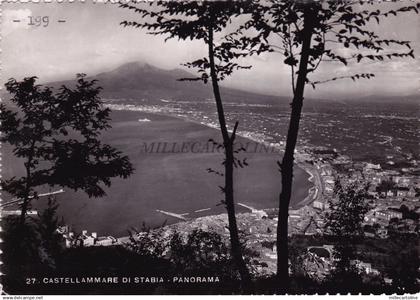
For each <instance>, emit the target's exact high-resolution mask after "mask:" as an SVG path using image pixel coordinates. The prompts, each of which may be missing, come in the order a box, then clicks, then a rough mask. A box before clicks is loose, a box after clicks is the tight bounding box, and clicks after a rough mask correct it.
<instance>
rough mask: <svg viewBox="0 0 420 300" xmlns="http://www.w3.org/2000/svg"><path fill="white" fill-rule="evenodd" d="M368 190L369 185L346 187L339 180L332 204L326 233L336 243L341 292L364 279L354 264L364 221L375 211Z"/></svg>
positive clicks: (336, 276)
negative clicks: (371, 205) (371, 209)
mask: <svg viewBox="0 0 420 300" xmlns="http://www.w3.org/2000/svg"><path fill="white" fill-rule="evenodd" d="M368 189H369V185H368V184H361V183H352V184H349V185H347V186H343V185H342V184H341V182H340V181H339V180H336V182H335V186H334V197H333V198H332V199H330V200H329V201H328V204H329V210H328V211H327V213H326V215H325V218H326V220H325V232H326V234H329V235H330V236H331V237H332V238H333V240H334V242H335V245H334V253H333V255H334V257H335V259H336V261H335V269H334V271H333V272H332V275H331V276H332V280H333V282H334V284H335V285H336V286H337V289H339V287H341V288H344V290H343V291H344V292H345V291H346V287H348V286H351V285H352V284H351V281H354V280H356V279H359V278H360V276H358V270H357V268H356V266H355V265H354V264H352V263H351V261H352V260H355V259H356V249H355V244H356V243H357V242H360V240H361V239H362V238H363V220H364V217H365V215H366V213H367V212H368V211H369V210H370V208H371V207H370V205H369V202H368V200H367V196H368ZM349 280H350V281H349ZM353 283H354V282H353Z"/></svg>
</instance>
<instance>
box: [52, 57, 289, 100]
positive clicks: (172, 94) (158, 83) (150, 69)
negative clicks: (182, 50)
mask: <svg viewBox="0 0 420 300" xmlns="http://www.w3.org/2000/svg"><path fill="white" fill-rule="evenodd" d="M194 77H196V76H195V75H193V74H191V73H189V72H187V71H184V70H181V69H172V70H164V69H160V68H157V67H155V66H152V65H149V64H147V63H146V64H145V63H140V62H130V63H126V64H124V65H122V66H120V67H118V68H116V69H114V70H112V71H109V72H103V73H99V74H97V75H95V76H90V77H88V79H96V80H98V85H99V86H101V87H102V88H103V90H102V92H101V96H102V97H103V98H105V99H106V98H108V99H114V101H118V102H121V103H130V104H135V103H136V102H138V101H141V100H142V99H146V100H148V101H150V102H154V101H157V100H160V99H172V100H182V101H200V100H203V101H204V100H206V99H213V91H212V88H211V84H210V83H209V84H204V83H203V82H202V81H179V79H181V78H194ZM63 84H65V85H67V86H72V85H74V80H68V81H60V82H53V83H48V84H46V85H48V86H51V87H53V88H58V87H59V86H61V85H63ZM221 94H222V97H223V100H224V102H237V103H261V104H268V103H278V102H279V100H280V98H281V97H275V96H266V95H260V94H255V93H250V92H246V91H241V90H237V89H231V88H226V87H221ZM284 99H286V98H284ZM287 101H290V99H287Z"/></svg>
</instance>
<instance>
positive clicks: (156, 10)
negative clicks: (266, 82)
mask: <svg viewBox="0 0 420 300" xmlns="http://www.w3.org/2000/svg"><path fill="white" fill-rule="evenodd" d="M250 3H251V1H247V0H246V1H154V2H151V3H149V6H150V7H149V8H145V4H143V5H135V4H131V3H123V4H120V7H122V8H126V9H129V10H132V11H134V12H135V13H137V14H139V15H140V16H141V17H142V18H143V19H142V20H141V21H140V22H137V21H123V22H121V24H122V25H124V26H129V27H134V28H142V29H146V30H147V31H148V32H149V34H153V35H165V36H166V39H165V41H166V40H168V39H173V38H178V39H180V40H188V39H190V40H192V41H193V40H194V41H201V42H204V46H205V47H206V48H207V49H206V50H207V55H206V56H205V57H203V58H200V59H196V60H194V61H191V62H187V63H185V64H184V66H186V67H188V68H195V69H197V70H198V74H199V76H198V77H195V78H181V79H180V80H190V81H197V80H200V81H202V82H204V83H208V82H211V85H212V88H213V94H214V99H215V102H216V108H217V115H218V120H219V125H220V132H221V135H222V138H223V145H221V146H222V147H223V148H224V154H225V159H224V161H223V165H224V172H223V173H222V172H219V171H215V170H212V169H208V172H209V173H215V174H218V175H222V176H224V179H225V185H224V186H221V187H219V188H220V189H221V191H222V193H223V194H224V195H225V199H224V200H222V203H223V204H224V205H225V206H226V209H227V212H228V219H229V232H230V239H231V251H232V255H233V258H234V260H235V262H236V265H237V269H238V271H239V273H240V275H241V279H242V287H243V290H244V291H247V292H250V291H251V290H252V288H251V277H250V273H249V270H248V268H247V265H246V263H245V262H244V258H243V253H242V251H241V250H242V249H241V244H240V241H239V233H238V226H237V223H236V215H235V204H234V191H233V186H234V185H233V182H234V179H233V172H234V167H237V166H238V165H239V166H241V165H242V166H243V165H245V163H246V162H244V161H242V160H238V159H235V152H234V151H235V149H234V141H235V138H236V131H237V128H238V122H235V125H234V126H233V130H232V133H230V132H229V130H228V125H227V122H226V116H225V112H224V107H223V101H222V96H221V93H220V88H219V82H220V81H222V80H224V79H225V78H226V77H227V76H230V75H231V74H232V73H233V72H234V71H235V70H240V69H249V68H250V66H243V65H241V64H239V63H238V60H239V59H240V58H244V57H246V56H248V55H251V54H253V53H260V52H261V51H262V50H263V49H251V48H253V47H251V48H249V44H248V43H247V41H248V40H247V39H245V38H241V37H239V36H240V31H238V30H239V28H238V29H237V30H236V31H235V30H233V31H231V32H230V33H227V34H226V33H225V31H226V30H228V29H227V28H228V25H230V24H231V23H232V21H233V20H234V19H235V18H236V17H238V16H240V15H241V16H242V15H244V14H247V13H248V14H249V12H250V11H249V10H248V9H249V7H250ZM149 20H150V21H149ZM244 42H245V43H244ZM262 47H263V48H264V46H262Z"/></svg>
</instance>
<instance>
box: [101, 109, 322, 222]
mask: <svg viewBox="0 0 420 300" xmlns="http://www.w3.org/2000/svg"><path fill="white" fill-rule="evenodd" d="M106 106H107V107H109V108H110V109H112V110H118V111H136V112H140V113H144V114H150V115H158V116H163V117H172V118H175V119H180V120H182V121H185V122H191V123H194V124H197V125H201V126H205V127H207V128H211V129H215V130H220V129H219V128H218V127H217V126H215V125H214V124H212V123H206V122H204V121H199V120H194V119H190V118H187V117H185V116H181V115H179V114H175V113H174V114H171V113H163V112H158V111H150V110H147V109H142V108H141V107H139V106H134V105H130V106H128V107H127V105H125V104H106ZM229 131H230V130H229ZM237 136H239V137H241V138H244V139H247V140H250V141H252V142H255V143H259V144H262V145H264V146H266V147H270V148H274V149H276V150H278V151H279V152H280V153H283V152H284V151H283V150H282V149H280V147H281V145H282V143H268V142H266V141H264V140H261V139H258V138H256V137H255V136H253V135H252V132H248V131H238V132H237ZM280 158H281V157H280V156H279V159H280ZM294 163H295V164H296V166H298V167H299V168H301V169H302V170H303V171H305V172H306V173H307V174H308V175H309V178H308V179H307V180H308V182H309V183H310V184H311V187H309V188H308V191H307V196H306V197H305V198H304V199H302V200H301V201H299V202H297V203H296V204H293V205H291V206H290V209H291V210H297V209H300V208H302V207H305V206H308V205H310V204H311V203H313V202H314V201H315V199H316V197H317V196H318V194H319V190H322V187H321V186H318V184H317V183H318V180H314V179H315V178H317V177H319V174H317V170H316V168H315V167H314V166H313V165H311V164H309V163H306V162H304V161H303V159H302V158H301V157H300V151H299V149H296V152H295V161H294ZM263 209H276V207H265V208H263ZM208 216H212V215H208ZM203 217H207V216H202V217H198V218H203ZM180 222H185V221H181V220H180ZM175 223H178V222H175ZM166 226H170V225H166Z"/></svg>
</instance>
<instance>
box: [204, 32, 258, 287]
mask: <svg viewBox="0 0 420 300" xmlns="http://www.w3.org/2000/svg"><path fill="white" fill-rule="evenodd" d="M208 30H209V40H208V50H209V63H210V76H211V81H212V87H213V93H214V98H215V100H216V107H217V115H218V118H219V124H220V131H221V133H222V137H223V145H224V148H225V191H224V192H225V205H226V210H227V214H228V221H229V234H230V243H231V253H232V256H233V259H234V261H235V264H236V267H237V269H238V272H239V275H240V277H241V288H242V291H243V292H244V293H246V294H250V293H252V292H253V288H252V280H251V275H250V273H249V270H248V268H247V266H246V264H245V261H244V259H243V256H242V247H241V243H240V240H239V233H238V226H237V223H236V214H235V202H234V192H233V170H234V164H233V163H234V148H233V143H234V140H235V134H236V129H237V127H238V122H236V124H235V128H234V130H233V132H232V135H231V136H229V132H228V130H227V126H226V119H225V113H224V110H223V104H222V98H221V96H220V89H219V84H218V78H217V74H216V69H215V63H214V49H213V29H212V27H211V26H209V29H208Z"/></svg>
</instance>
